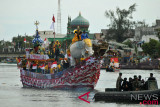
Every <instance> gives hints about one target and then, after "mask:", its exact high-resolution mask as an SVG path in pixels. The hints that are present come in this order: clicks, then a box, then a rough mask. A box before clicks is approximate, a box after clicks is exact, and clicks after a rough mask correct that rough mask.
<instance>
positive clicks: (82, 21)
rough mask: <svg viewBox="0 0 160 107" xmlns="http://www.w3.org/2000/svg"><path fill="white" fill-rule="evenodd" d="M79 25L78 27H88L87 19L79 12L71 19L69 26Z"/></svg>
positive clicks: (75, 26)
mask: <svg viewBox="0 0 160 107" xmlns="http://www.w3.org/2000/svg"><path fill="white" fill-rule="evenodd" d="M77 26H79V27H80V28H88V27H89V21H88V20H87V19H85V18H84V17H82V16H81V13H79V16H78V17H76V18H75V19H73V20H72V22H71V28H77Z"/></svg>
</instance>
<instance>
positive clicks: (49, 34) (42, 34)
mask: <svg viewBox="0 0 160 107" xmlns="http://www.w3.org/2000/svg"><path fill="white" fill-rule="evenodd" d="M38 33H39V35H40V37H41V38H42V39H43V40H45V38H46V39H48V40H49V41H50V42H51V41H54V34H53V31H39V32H38ZM65 36H66V34H55V41H56V40H59V41H61V40H63V38H64V37H65Z"/></svg>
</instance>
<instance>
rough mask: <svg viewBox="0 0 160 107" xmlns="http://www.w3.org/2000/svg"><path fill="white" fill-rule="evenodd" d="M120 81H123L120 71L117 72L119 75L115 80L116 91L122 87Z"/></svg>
mask: <svg viewBox="0 0 160 107" xmlns="http://www.w3.org/2000/svg"><path fill="white" fill-rule="evenodd" d="M122 81H123V79H122V73H119V76H118V78H117V82H116V89H117V91H121V89H122V86H121V83H122Z"/></svg>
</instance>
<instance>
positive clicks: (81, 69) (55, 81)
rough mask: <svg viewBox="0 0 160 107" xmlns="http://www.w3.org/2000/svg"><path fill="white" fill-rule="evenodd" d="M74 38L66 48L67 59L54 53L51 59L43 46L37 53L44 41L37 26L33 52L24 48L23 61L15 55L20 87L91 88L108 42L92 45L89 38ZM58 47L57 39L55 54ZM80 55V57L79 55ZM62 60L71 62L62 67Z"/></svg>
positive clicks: (98, 71) (97, 76)
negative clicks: (67, 48)
mask: <svg viewBox="0 0 160 107" xmlns="http://www.w3.org/2000/svg"><path fill="white" fill-rule="evenodd" d="M36 27H37V26H36ZM77 32H78V31H77ZM53 34H55V33H53ZM75 37H77V34H75ZM75 37H74V42H73V40H72V44H71V45H70V47H69V52H68V51H67V52H66V53H67V57H66V58H59V57H57V56H55V57H54V58H53V57H51V56H50V55H48V54H46V52H42V51H43V49H42V51H40V52H39V47H40V46H42V44H43V40H42V39H41V38H40V36H39V35H38V27H37V31H36V36H35V38H34V39H33V41H32V42H33V44H34V52H33V50H32V51H30V50H31V49H26V56H25V57H24V58H23V59H22V60H21V59H20V58H17V65H18V68H20V78H21V82H22V84H23V87H34V88H53V89H56V88H80V87H81V88H84V87H86V88H91V89H93V88H94V87H95V86H96V84H97V81H98V79H99V76H100V67H101V63H100V62H101V59H102V57H101V56H103V55H104V53H105V51H106V49H107V48H108V44H105V45H104V44H103V45H102V44H95V45H94V44H93V47H92V42H91V40H90V39H89V38H86V39H84V40H78V41H76V40H77V39H76V38H75ZM56 47H57V48H56ZM59 47H60V43H58V42H57V41H56V42H55V45H54V48H53V49H52V50H54V52H55V55H57V54H56V52H57V51H56V49H58V48H59ZM101 47H102V48H101ZM104 47H105V48H104ZM47 51H48V50H47ZM58 52H59V50H58ZM81 56H83V57H82V58H81ZM81 59H83V60H81ZM61 60H63V61H64V62H65V61H70V66H68V67H63V69H61V68H60V62H61ZM58 63H59V64H58ZM46 68H47V69H46Z"/></svg>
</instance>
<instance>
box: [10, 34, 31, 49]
mask: <svg viewBox="0 0 160 107" xmlns="http://www.w3.org/2000/svg"><path fill="white" fill-rule="evenodd" d="M24 38H26V41H27V43H26V47H31V48H33V44H32V40H33V37H32V36H18V37H13V38H12V42H14V43H15V48H18V47H19V48H23V47H25V42H24Z"/></svg>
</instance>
